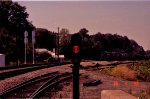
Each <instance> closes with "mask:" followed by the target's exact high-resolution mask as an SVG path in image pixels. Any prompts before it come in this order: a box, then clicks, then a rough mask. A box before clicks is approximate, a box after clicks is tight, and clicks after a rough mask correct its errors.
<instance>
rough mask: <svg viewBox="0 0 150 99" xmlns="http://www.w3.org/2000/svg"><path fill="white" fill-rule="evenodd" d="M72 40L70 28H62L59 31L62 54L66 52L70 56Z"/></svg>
mask: <svg viewBox="0 0 150 99" xmlns="http://www.w3.org/2000/svg"><path fill="white" fill-rule="evenodd" d="M70 41H71V35H70V34H69V30H68V29H66V28H62V29H61V30H60V33H59V43H60V44H59V45H60V54H65V56H66V57H68V55H69V54H70V53H69V46H70Z"/></svg>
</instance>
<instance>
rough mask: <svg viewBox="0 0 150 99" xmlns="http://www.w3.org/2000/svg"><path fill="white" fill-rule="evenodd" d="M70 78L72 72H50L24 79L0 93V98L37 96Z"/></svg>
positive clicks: (41, 95)
mask: <svg viewBox="0 0 150 99" xmlns="http://www.w3.org/2000/svg"><path fill="white" fill-rule="evenodd" d="M71 78H72V73H68V72H66V73H59V72H52V73H48V74H44V75H41V76H37V77H34V78H32V79H29V80H27V81H24V82H22V83H20V84H18V85H16V86H14V87H12V88H9V89H7V90H5V91H3V92H1V93H0V98H2V99H3V98H29V99H33V98H39V97H43V95H44V94H45V93H46V92H47V91H50V90H51V89H53V88H55V87H56V86H57V85H58V84H60V83H62V82H64V81H66V80H69V79H71Z"/></svg>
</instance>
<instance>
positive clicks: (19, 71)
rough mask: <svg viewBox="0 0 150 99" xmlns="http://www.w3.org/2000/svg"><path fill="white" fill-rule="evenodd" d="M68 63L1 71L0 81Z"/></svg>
mask: <svg viewBox="0 0 150 99" xmlns="http://www.w3.org/2000/svg"><path fill="white" fill-rule="evenodd" d="M65 64H68V63H62V64H49V65H38V66H28V67H22V68H16V69H14V68H13V69H8V70H5V71H4V70H3V71H2V72H0V80H3V79H6V78H9V77H13V76H16V75H19V74H23V73H27V72H31V71H35V70H39V69H44V68H49V67H54V66H60V65H65Z"/></svg>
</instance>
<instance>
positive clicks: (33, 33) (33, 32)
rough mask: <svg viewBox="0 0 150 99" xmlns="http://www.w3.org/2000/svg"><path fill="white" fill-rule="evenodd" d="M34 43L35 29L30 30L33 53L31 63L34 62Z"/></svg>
mask: <svg viewBox="0 0 150 99" xmlns="http://www.w3.org/2000/svg"><path fill="white" fill-rule="evenodd" d="M34 44H35V30H33V31H32V48H33V49H32V54H33V57H32V58H33V62H32V63H33V64H34Z"/></svg>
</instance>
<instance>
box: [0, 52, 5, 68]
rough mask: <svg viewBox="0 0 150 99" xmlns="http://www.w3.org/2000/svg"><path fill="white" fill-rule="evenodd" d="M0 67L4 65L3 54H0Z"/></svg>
mask: <svg viewBox="0 0 150 99" xmlns="http://www.w3.org/2000/svg"><path fill="white" fill-rule="evenodd" d="M0 67H5V55H4V54H0Z"/></svg>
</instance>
